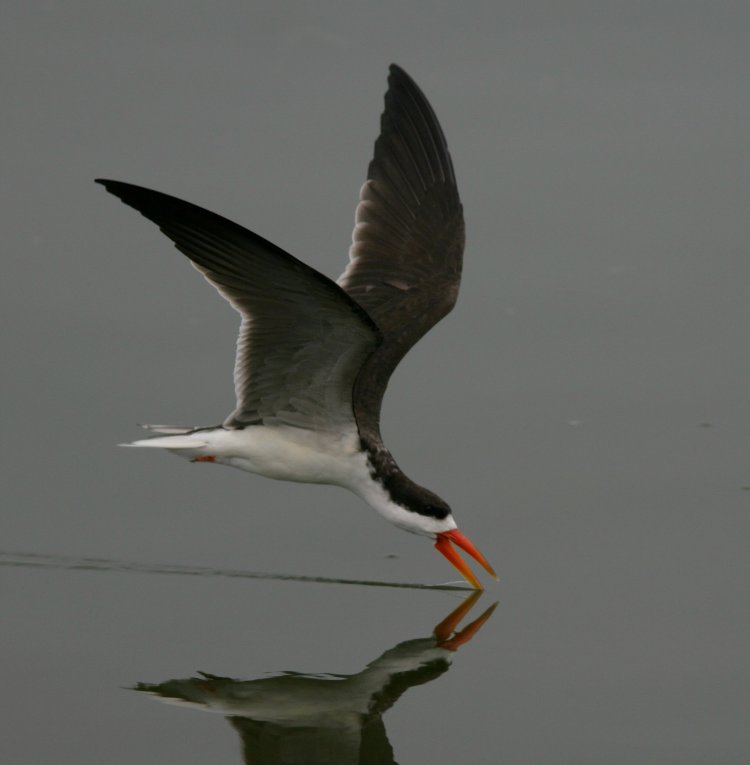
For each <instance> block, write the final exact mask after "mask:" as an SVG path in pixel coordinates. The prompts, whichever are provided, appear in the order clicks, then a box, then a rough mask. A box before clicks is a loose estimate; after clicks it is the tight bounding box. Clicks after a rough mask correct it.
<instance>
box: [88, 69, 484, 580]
mask: <svg viewBox="0 0 750 765" xmlns="http://www.w3.org/2000/svg"><path fill="white" fill-rule="evenodd" d="M97 183H101V184H102V185H103V186H104V187H105V188H106V189H107V191H109V192H110V193H112V194H114V195H115V196H117V197H119V198H120V199H121V200H122V201H123V202H124V203H125V204H127V205H130V206H131V207H133V208H135V209H136V210H138V211H139V212H140V213H141V214H142V215H144V216H145V217H146V218H148V219H149V220H151V221H153V222H154V223H156V224H157V225H158V226H159V228H160V229H161V231H162V232H163V233H164V234H166V236H168V237H169V238H170V239H171V240H172V241H173V242H174V244H175V246H176V247H177V249H178V250H180V252H182V253H183V254H185V255H187V257H188V258H189V259H190V260H191V261H192V264H193V265H194V266H195V268H197V269H198V271H200V272H201V273H202V274H203V276H204V277H205V278H206V279H207V280H208V281H209V282H210V283H211V284H212V285H213V286H214V287H215V288H216V289H217V290H218V291H219V293H220V294H221V295H222V296H223V297H224V298H225V299H226V300H228V301H229V303H230V304H231V305H232V307H233V308H234V309H235V310H236V311H238V312H239V313H240V315H241V323H240V331H239V337H238V339H237V355H236V359H235V366H234V387H235V394H236V405H235V408H234V410H233V411H232V412H231V413H230V414H229V415H228V416H227V418H226V419H225V420H224V422H223V423H222V424H221V425H219V426H216V427H199V428H179V427H171V426H159V425H152V426H145V427H147V428H148V429H150V430H151V431H152V432H155V433H156V434H158V435H157V436H156V437H151V438H147V439H143V440H139V441H135V442H133V443H132V444H127V445H128V446H136V447H150V448H160V449H166V450H168V451H171V452H173V453H175V454H178V455H180V456H183V457H186V458H188V459H191V460H192V461H194V462H215V463H219V464H223V465H230V466H232V467H236V468H240V469H241V470H246V471H249V472H251V473H259V474H260V475H265V476H268V477H270V478H276V479H279V480H286V481H301V482H305V483H323V484H333V485H337V486H342V487H344V488H347V489H349V490H350V491H352V492H353V493H354V494H356V495H358V496H359V497H361V498H362V499H363V500H364V501H365V502H367V503H368V504H369V505H370V506H371V507H372V508H374V509H375V510H376V511H377V512H378V513H380V514H381V515H382V516H384V517H385V518H386V519H387V520H389V521H390V522H391V523H393V524H395V525H396V526H398V527H399V528H401V529H404V530H406V531H410V532H412V533H415V534H420V535H423V536H426V537H429V538H430V539H433V540H434V541H435V547H436V549H437V550H438V551H439V552H441V553H442V554H443V555H444V556H445V557H446V558H447V559H448V560H449V561H450V562H451V563H452V564H453V565H454V566H455V567H456V569H458V571H459V572H460V573H461V574H462V576H463V577H464V578H465V579H466V580H467V581H468V582H469V583H470V584H471V585H472V586H473V587H474V588H476V589H481V588H482V585H481V584H480V582H479V580H478V579H477V577H476V576H475V575H474V573H473V572H472V571H471V569H470V568H469V566H468V565H467V563H466V562H465V561H464V560H463V558H462V557H461V556H460V554H459V553H458V551H457V550H456V549H455V548H454V547H453V545H455V546H457V547H459V548H461V549H463V550H464V551H465V552H467V553H468V554H469V555H470V556H471V557H472V558H474V559H475V560H476V561H477V562H478V563H479V564H480V565H482V566H483V567H484V568H485V569H486V570H487V572H488V573H489V574H491V575H492V576H494V577H495V578H497V575H496V574H495V572H494V571H493V569H492V567H491V566H490V564H489V563H488V562H487V560H486V559H485V558H484V556H483V555H482V554H481V553H480V552H479V550H477V548H476V547H475V546H474V545H473V544H472V543H471V542H470V541H469V539H468V538H467V537H466V536H464V535H463V534H462V533H461V532H460V531H459V530H458V528H457V527H456V522H455V520H454V518H453V514H452V512H451V509H450V507H449V506H448V504H447V503H446V502H445V501H444V500H442V499H441V498H440V497H438V496H437V495H436V494H434V493H433V492H431V491H429V490H428V489H426V488H424V487H422V486H419V485H418V484H416V483H414V481H412V480H411V479H409V478H408V477H407V476H406V475H405V474H404V473H403V472H402V471H401V469H400V468H399V467H398V465H397V464H396V461H395V460H394V459H393V457H392V456H391V453H390V452H389V451H388V449H387V448H386V447H385V445H384V444H383V440H382V438H381V435H380V409H381V404H382V401H383V396H384V394H385V390H386V387H387V385H388V380H389V378H390V376H391V374H392V372H393V370H394V369H395V368H396V365H397V364H398V363H399V361H400V360H401V359H402V358H403V356H404V354H406V352H407V351H408V350H409V348H411V347H412V346H413V345H414V344H415V343H416V342H417V341H418V340H419V339H420V338H421V337H422V336H423V335H424V334H425V333H426V332H427V331H428V330H429V329H430V328H431V327H432V326H433V325H434V324H436V323H437V322H438V321H439V320H440V319H442V318H443V316H445V315H446V314H447V313H448V312H449V311H450V310H451V309H452V308H453V305H454V304H455V302H456V297H457V295H458V288H459V283H460V280H461V265H462V260H463V249H464V221H463V211H462V206H461V201H460V199H459V195H458V189H457V187H456V178H455V175H454V172H453V163H452V161H451V157H450V154H449V153H448V147H447V145H446V141H445V137H444V135H443V131H442V129H441V128H440V124H439V123H438V120H437V117H436V116H435V113H434V112H433V110H432V107H431V106H430V104H429V102H428V101H427V99H426V98H425V96H424V94H423V93H422V91H421V90H420V89H419V87H418V86H417V85H416V83H415V82H414V81H413V80H412V79H411V77H409V75H407V74H406V72H404V71H403V69H401V68H400V67H398V66H396V65H392V66H391V67H390V73H389V77H388V90H387V92H386V95H385V110H384V112H383V114H382V117H381V130H380V135H379V137H378V138H377V140H376V142H375V150H374V156H373V159H372V161H371V162H370V165H369V168H368V173H367V180H366V181H365V183H364V185H363V186H362V189H361V191H360V198H359V204H358V206H357V209H356V223H355V227H354V233H353V235H352V245H351V248H350V250H349V263H348V265H347V266H346V269H345V270H344V273H343V274H342V275H341V276H340V277H339V279H338V281H337V282H333V281H332V280H330V279H328V278H327V277H326V276H324V275H322V274H320V273H318V272H317V271H316V270H314V269H313V268H311V267H310V266H307V265H305V264H304V263H302V262H301V261H299V260H297V259H296V258H294V257H293V256H292V255H290V254H289V253H287V252H285V251H284V250H282V249H281V248H279V247H277V246H276V245H274V244H272V243H271V242H268V241H266V240H265V239H263V238H261V237H260V236H258V235H257V234H255V233H253V232H252V231H249V230H247V229H246V228H243V227H242V226H240V225H238V224H236V223H233V222H231V221H229V220H227V219H226V218H222V217H221V216H219V215H216V214H215V213H212V212H209V211H208V210H204V209H202V208H200V207H197V206H196V205H193V204H190V203H189V202H184V201H182V200H180V199H176V198H175V197H172V196H169V195H167V194H163V193H161V192H158V191H152V190H150V189H146V188H143V187H140V186H134V185H132V184H129V183H122V182H120V181H113V180H104V179H97Z"/></svg>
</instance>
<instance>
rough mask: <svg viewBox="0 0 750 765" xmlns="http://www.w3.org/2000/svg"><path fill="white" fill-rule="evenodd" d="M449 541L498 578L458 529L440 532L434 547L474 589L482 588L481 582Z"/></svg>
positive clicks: (482, 556)
mask: <svg viewBox="0 0 750 765" xmlns="http://www.w3.org/2000/svg"><path fill="white" fill-rule="evenodd" d="M451 543H453V544H454V545H456V547H460V548H461V549H462V550H464V551H465V552H467V553H468V554H469V555H471V557H472V558H474V560H475V561H476V562H477V563H479V565H480V566H482V568H483V569H484V570H485V571H486V572H487V573H488V574H489V575H490V576H492V577H493V578H494V579H498V578H499V577H498V575H497V574H496V573H495V570H494V569H493V568H492V566H490V564H489V562H488V561H487V559H486V558H485V557H484V555H482V553H480V552H479V550H477V548H476V547H475V546H474V544H473V543H472V542H471V541H470V540H469V539H468V537H466V536H464V535H463V534H462V533H461V532H460V531H459V530H458V529H452V530H451V531H443V532H441V533H440V534H438V535H437V538H436V540H435V549H436V550H437V551H438V552H439V553H441V554H442V555H444V556H445V557H446V558H447V559H448V560H449V561H450V563H451V564H452V565H453V566H454V567H455V568H456V569H457V570H458V572H459V573H460V574H461V576H463V578H464V579H466V581H467V582H468V583H469V584H470V585H471V586H472V587H473V588H474V589H475V590H483V589H484V587H482V584H481V582H480V581H479V579H477V577H476V576H475V575H474V572H473V571H472V570H471V569H470V568H469V566H468V564H467V563H466V561H465V560H464V559H463V558H462V557H461V556H460V555H459V553H458V550H456V549H454V548H453V547H452V546H451Z"/></svg>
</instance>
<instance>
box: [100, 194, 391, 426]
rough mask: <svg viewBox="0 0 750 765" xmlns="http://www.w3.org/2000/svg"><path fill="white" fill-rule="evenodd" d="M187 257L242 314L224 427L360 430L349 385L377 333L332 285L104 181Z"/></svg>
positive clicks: (224, 226) (203, 216) (170, 204)
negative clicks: (232, 402)
mask: <svg viewBox="0 0 750 765" xmlns="http://www.w3.org/2000/svg"><path fill="white" fill-rule="evenodd" d="M97 182H98V183H101V184H102V185H103V186H104V187H105V188H106V189H107V191H109V192H111V193H112V194H114V195H115V196H117V197H119V198H120V199H121V200H122V201H123V202H125V204H128V205H130V206H131V207H133V208H135V209H136V210H138V211H139V212H140V213H142V214H143V215H144V216H145V217H146V218H148V219H149V220H151V221H153V222H154V223H156V224H157V225H158V226H159V228H160V229H161V230H162V231H163V232H164V233H165V234H166V235H167V236H168V237H169V238H170V239H171V240H172V241H173V242H174V243H175V246H176V247H177V249H178V250H180V251H181V252H183V253H184V254H185V255H187V256H188V258H190V260H191V261H192V262H193V265H194V266H195V267H196V268H197V269H198V270H199V271H200V272H201V273H202V274H203V275H204V276H205V277H206V279H207V280H208V281H209V282H211V284H213V285H214V287H216V289H217V290H218V291H219V292H220V293H221V295H223V296H224V297H225V298H226V299H227V300H228V301H229V302H230V303H231V304H232V306H233V307H234V308H235V309H236V310H237V311H239V313H240V314H241V316H242V322H241V325H240V333H239V337H238V339H237V357H236V360H235V367H234V384H235V392H236V395H237V405H236V408H235V410H234V411H233V412H232V413H231V414H230V415H229V416H228V417H227V419H226V421H225V423H224V425H225V426H226V427H231V428H241V427H245V426H246V425H252V424H260V423H263V424H266V425H269V424H278V423H284V424H287V425H294V426H297V427H302V428H311V429H315V430H338V429H340V428H341V426H342V425H344V424H347V423H348V424H353V423H354V418H353V414H352V387H353V382H354V379H355V377H356V376H357V373H358V372H359V370H360V367H361V366H362V363H363V361H364V359H365V358H366V357H367V356H368V355H369V354H370V353H371V352H372V351H373V349H374V348H375V347H376V346H377V344H378V343H379V341H380V332H379V330H378V329H377V328H376V327H375V325H374V324H373V322H372V320H371V319H370V318H369V317H368V316H367V314H366V313H365V311H364V310H362V308H361V307H360V306H359V305H358V304H357V303H356V302H355V301H354V300H352V299H351V298H350V297H349V296H348V295H347V294H346V293H345V292H344V291H343V290H342V289H341V288H340V287H339V286H338V285H336V284H335V283H334V282H333V281H331V280H330V279H328V278H327V277H325V276H323V275H322V274H320V273H318V272H317V271H315V270H314V269H312V268H310V267H309V266H306V265H305V264H304V263H302V262H300V261H299V260H297V259H296V258H294V257H292V256H291V255H289V254H288V253H287V252H284V250H282V249H280V248H279V247H276V246H275V245H273V244H271V243H270V242H268V241H266V240H265V239H262V238H261V237H259V236H257V235H256V234H254V233H253V232H251V231H248V230H247V229H245V228H243V227H242V226H239V225H237V224H236V223H232V222H231V221H229V220H227V219H226V218H222V217H221V216H219V215H216V214H214V213H212V212H209V211H207V210H204V209H202V208H200V207H197V206H196V205H193V204H190V203H189V202H183V201H182V200H180V199H176V198H175V197H171V196H168V195H167V194H162V193H160V192H158V191H151V190H149V189H145V188H142V187H140V186H133V185H131V184H128V183H121V182H119V181H110V180H98V181H97Z"/></svg>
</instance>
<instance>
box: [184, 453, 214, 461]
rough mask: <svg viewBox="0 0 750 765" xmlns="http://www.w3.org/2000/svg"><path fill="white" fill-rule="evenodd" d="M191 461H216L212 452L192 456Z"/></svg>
mask: <svg viewBox="0 0 750 765" xmlns="http://www.w3.org/2000/svg"><path fill="white" fill-rule="evenodd" d="M190 461H191V462H216V457H214V455H213V454H203V455H201V456H200V457H193V459H192V460H190Z"/></svg>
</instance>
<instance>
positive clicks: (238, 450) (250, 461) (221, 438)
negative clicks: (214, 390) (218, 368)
mask: <svg viewBox="0 0 750 765" xmlns="http://www.w3.org/2000/svg"><path fill="white" fill-rule="evenodd" d="M123 445H124V446H134V447H150V448H160V449H166V450H168V451H171V452H173V453H174V454H177V455H179V456H180V457H185V458H187V459H195V458H196V457H202V456H209V455H210V456H212V457H214V458H215V461H216V462H217V463H219V464H224V465H230V466H231V467H235V468H238V469H240V470H246V471H247V472H250V473H257V474H259V475H264V476H267V477H268V478H275V479H277V480H281V481H297V482H302V483H323V484H332V485H334V486H342V487H343V488H345V489H349V491H351V492H353V493H354V494H356V495H357V496H358V497H360V498H361V499H363V500H364V501H365V502H366V503H367V504H368V505H370V507H372V508H373V509H374V510H376V511H377V512H378V513H379V514H380V515H382V516H383V517H384V518H385V519H386V520H388V521H390V522H391V523H393V524H395V525H396V526H398V527H399V528H401V529H404V530H405V531H410V532H412V533H414V534H423V535H425V536H429V537H434V536H435V535H436V534H439V533H440V532H443V531H450V530H451V529H455V528H456V523H455V521H454V520H453V517H452V516H450V515H449V516H448V517H447V518H443V519H442V520H439V519H437V518H433V517H430V516H425V515H420V514H419V513H416V512H413V511H411V510H407V509H406V508H405V507H402V506H401V505H398V504H396V503H395V502H393V501H392V500H391V498H390V496H389V494H388V492H387V491H386V490H385V488H384V486H383V485H382V483H380V482H379V481H378V480H376V479H374V478H373V477H372V467H371V465H370V463H369V460H368V459H367V455H366V454H365V453H364V452H363V451H362V450H361V449H360V441H359V434H358V433H357V431H356V429H355V428H352V429H350V430H347V431H344V432H338V433H326V432H321V431H311V430H304V429H302V428H294V427H289V426H285V425H279V426H270V427H269V426H251V427H247V428H244V429H242V430H227V429H224V428H215V429H212V430H198V431H196V432H194V433H186V434H180V435H174V436H162V437H158V438H147V439H143V440H140V441H135V442H133V443H132V444H123Z"/></svg>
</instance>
